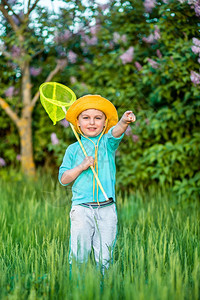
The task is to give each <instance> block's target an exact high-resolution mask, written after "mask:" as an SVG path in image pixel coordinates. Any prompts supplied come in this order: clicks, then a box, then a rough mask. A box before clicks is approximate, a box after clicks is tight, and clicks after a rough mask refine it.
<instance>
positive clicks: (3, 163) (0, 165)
mask: <svg viewBox="0 0 200 300" xmlns="http://www.w3.org/2000/svg"><path fill="white" fill-rule="evenodd" d="M5 166H6V162H5V160H4V159H3V158H2V157H0V167H5Z"/></svg>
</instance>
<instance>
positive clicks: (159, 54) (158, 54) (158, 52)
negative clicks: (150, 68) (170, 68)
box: [156, 49, 162, 58]
mask: <svg viewBox="0 0 200 300" xmlns="http://www.w3.org/2000/svg"><path fill="white" fill-rule="evenodd" d="M156 54H157V56H158V57H159V58H162V53H161V52H160V50H159V49H157V50H156Z"/></svg>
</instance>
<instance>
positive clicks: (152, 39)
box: [142, 25, 160, 44]
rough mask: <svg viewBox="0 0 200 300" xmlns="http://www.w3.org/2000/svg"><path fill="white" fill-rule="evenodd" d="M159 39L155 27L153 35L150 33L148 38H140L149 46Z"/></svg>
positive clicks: (157, 29)
mask: <svg viewBox="0 0 200 300" xmlns="http://www.w3.org/2000/svg"><path fill="white" fill-rule="evenodd" d="M159 39H160V29H159V28H158V26H157V25H156V26H155V30H154V33H151V34H150V35H149V36H148V37H143V38H142V40H143V41H144V42H146V43H149V44H153V43H155V42H156V41H157V40H159Z"/></svg>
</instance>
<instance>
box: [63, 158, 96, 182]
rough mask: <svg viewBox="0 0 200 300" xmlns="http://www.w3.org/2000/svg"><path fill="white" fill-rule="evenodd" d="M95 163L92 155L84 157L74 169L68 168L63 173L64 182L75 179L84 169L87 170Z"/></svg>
mask: <svg viewBox="0 0 200 300" xmlns="http://www.w3.org/2000/svg"><path fill="white" fill-rule="evenodd" d="M93 165H94V158H93V157H92V156H87V157H85V158H84V160H83V161H82V163H81V164H80V165H78V166H76V167H74V168H73V169H70V170H67V171H65V172H64V173H63V175H62V177H61V180H60V181H61V183H62V184H68V183H71V182H72V181H74V180H75V179H76V178H77V177H78V176H79V175H80V174H81V173H82V172H83V171H84V170H87V169H88V168H89V167H90V166H93Z"/></svg>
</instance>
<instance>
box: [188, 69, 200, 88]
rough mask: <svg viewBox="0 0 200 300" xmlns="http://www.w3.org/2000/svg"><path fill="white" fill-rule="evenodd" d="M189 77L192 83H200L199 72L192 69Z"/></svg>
mask: <svg viewBox="0 0 200 300" xmlns="http://www.w3.org/2000/svg"><path fill="white" fill-rule="evenodd" d="M190 79H191V81H192V83H194V85H197V84H200V74H198V73H196V72H194V71H191V72H190Z"/></svg>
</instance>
